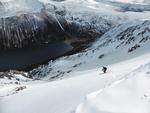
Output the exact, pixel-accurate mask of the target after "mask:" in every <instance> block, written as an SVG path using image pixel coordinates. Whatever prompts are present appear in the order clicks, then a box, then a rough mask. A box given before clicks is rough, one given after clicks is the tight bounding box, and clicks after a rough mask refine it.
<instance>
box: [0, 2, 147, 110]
mask: <svg viewBox="0 0 150 113" xmlns="http://www.w3.org/2000/svg"><path fill="white" fill-rule="evenodd" d="M0 1H1V2H2V4H4V2H6V3H5V4H7V5H8V6H9V7H10V6H11V7H13V6H12V3H13V2H14V0H7V1H5V0H0ZM23 1H24V2H23V3H22V1H21V0H16V2H14V3H15V4H16V5H14V7H15V10H14V13H11V12H10V13H7V11H8V10H5V11H6V12H5V13H3V14H2V15H1V16H2V18H4V17H10V16H12V15H17V14H19V15H20V14H24V13H29V12H31V13H37V12H38V13H39V12H40V11H41V9H42V11H45V12H46V13H48V14H52V15H53V14H54V15H55V14H56V15H57V14H58V15H59V16H60V15H61V16H62V17H63V18H65V19H66V21H67V23H68V24H69V25H71V24H74V23H75V24H77V25H80V26H82V28H80V29H78V30H79V31H80V30H83V31H84V29H86V30H85V31H87V29H88V30H89V31H91V32H93V31H94V33H98V34H99V33H102V34H101V35H102V36H101V35H100V36H99V37H97V40H96V41H95V42H94V43H92V45H91V46H90V47H88V48H87V49H85V50H84V51H82V52H80V53H77V54H74V55H70V56H64V57H61V58H58V59H56V60H53V61H50V62H49V63H48V65H42V66H39V67H38V68H36V69H34V70H32V71H30V73H29V75H28V74H25V75H24V73H22V74H20V73H17V74H16V73H12V72H8V73H1V77H0V113H150V108H149V106H150V46H149V45H150V12H149V11H150V9H149V6H150V4H149V1H148V0H147V1H146V0H37V1H36V0H31V1H32V2H31V1H30V0H27V1H26V0H23ZM21 3H22V4H21ZM31 3H32V4H34V3H36V4H34V5H35V6H34V5H33V7H31ZM20 5H22V6H24V7H21V8H18V7H20ZM2 6H4V5H2ZM37 6H38V8H37ZM9 7H6V9H9ZM14 7H13V8H14ZM10 9H11V8H10ZM34 9H36V10H34ZM18 12H19V13H18ZM7 14H8V15H7ZM54 15H53V16H54ZM58 15H57V16H58ZM55 19H56V20H57V18H55ZM38 20H40V19H39V18H38ZM57 23H58V24H59V26H60V27H61V29H63V30H65V29H64V26H62V25H61V23H59V20H58V21H57ZM88 25H89V26H90V27H89V26H88ZM77 28H78V27H77ZM71 30H72V29H71ZM91 32H90V33H91ZM79 33H80V32H79ZM82 33H83V34H84V32H82ZM102 66H106V67H108V71H107V73H105V74H103V72H102V71H101V68H102ZM31 76H32V77H33V78H31Z"/></svg>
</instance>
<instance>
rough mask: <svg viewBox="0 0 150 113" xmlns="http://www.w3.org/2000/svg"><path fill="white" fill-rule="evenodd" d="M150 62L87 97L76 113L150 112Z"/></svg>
mask: <svg viewBox="0 0 150 113" xmlns="http://www.w3.org/2000/svg"><path fill="white" fill-rule="evenodd" d="M149 106H150V64H147V65H144V66H141V67H140V68H138V69H136V70H135V71H133V72H132V73H130V74H129V75H128V76H127V77H125V78H124V79H122V80H120V81H117V82H115V83H113V84H112V85H111V86H110V87H107V88H104V89H101V90H99V91H97V92H95V93H92V94H90V95H88V96H87V97H86V99H85V100H84V102H83V103H82V104H80V105H79V107H78V108H77V110H76V113H150V108H149Z"/></svg>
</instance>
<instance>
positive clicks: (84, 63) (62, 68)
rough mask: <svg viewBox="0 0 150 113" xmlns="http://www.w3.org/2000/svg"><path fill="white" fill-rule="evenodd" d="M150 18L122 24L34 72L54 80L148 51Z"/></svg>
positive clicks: (37, 76)
mask: <svg viewBox="0 0 150 113" xmlns="http://www.w3.org/2000/svg"><path fill="white" fill-rule="evenodd" d="M149 28H150V21H134V22H129V23H125V24H120V25H118V26H116V27H115V28H113V29H111V30H110V31H108V32H107V33H105V34H104V35H103V36H102V37H101V38H100V39H98V40H97V41H96V42H95V43H94V44H93V45H92V47H90V48H88V49H86V50H85V51H84V52H82V53H78V54H75V55H72V56H67V57H63V58H60V59H57V60H56V61H52V62H49V64H48V65H47V66H41V67H39V68H38V69H35V70H33V71H32V72H31V74H32V75H34V77H35V78H43V77H44V79H49V80H55V79H58V78H62V77H68V76H70V75H71V74H72V73H73V72H76V71H80V70H88V69H94V68H98V67H101V66H103V65H110V64H113V63H116V62H120V61H123V60H127V59H130V58H133V57H136V56H138V55H142V54H144V53H147V52H149V49H148V48H149V44H150V37H149V33H150V29H149Z"/></svg>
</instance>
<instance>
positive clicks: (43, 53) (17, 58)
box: [0, 42, 73, 71]
mask: <svg viewBox="0 0 150 113" xmlns="http://www.w3.org/2000/svg"><path fill="white" fill-rule="evenodd" d="M72 49H73V48H72V46H70V45H68V44H66V43H64V42H59V43H53V44H47V45H45V46H41V47H38V48H26V49H13V50H3V51H0V71H5V70H10V69H23V68H27V67H30V66H31V65H38V64H41V63H42V62H45V61H48V60H50V59H53V58H56V57H58V56H60V55H63V54H64V53H66V52H68V51H70V50H72Z"/></svg>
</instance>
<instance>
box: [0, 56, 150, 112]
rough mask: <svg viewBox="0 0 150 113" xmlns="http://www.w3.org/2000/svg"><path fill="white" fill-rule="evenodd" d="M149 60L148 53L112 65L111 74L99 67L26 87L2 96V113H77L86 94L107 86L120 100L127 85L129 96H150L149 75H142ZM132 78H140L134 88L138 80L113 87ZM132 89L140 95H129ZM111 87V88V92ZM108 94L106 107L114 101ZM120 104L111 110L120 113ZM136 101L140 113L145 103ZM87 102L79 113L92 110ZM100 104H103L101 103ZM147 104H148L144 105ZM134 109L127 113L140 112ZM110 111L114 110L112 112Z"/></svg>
mask: <svg viewBox="0 0 150 113" xmlns="http://www.w3.org/2000/svg"><path fill="white" fill-rule="evenodd" d="M149 57H150V53H147V54H144V55H142V56H140V57H136V58H133V59H130V60H127V61H122V62H120V63H116V64H113V65H109V66H108V73H106V74H102V73H101V71H100V69H99V68H95V69H91V70H87V71H79V72H74V73H73V74H74V77H72V78H67V79H63V80H58V81H54V82H47V83H36V84H29V85H26V89H24V90H23V91H20V92H19V93H17V94H15V95H10V96H6V97H3V98H2V99H1V100H0V107H1V108H0V110H1V113H27V112H28V113H74V111H75V109H76V107H77V106H78V105H79V104H80V103H81V102H82V101H84V100H85V99H84V97H85V95H88V94H89V93H91V92H95V91H97V90H100V89H103V88H105V87H106V88H107V87H108V89H110V92H112V93H110V94H113V93H115V92H114V90H113V89H114V88H116V89H115V91H118V97H123V96H125V95H124V94H123V95H120V94H121V92H120V90H121V89H120V88H122V87H123V88H124V86H129V87H125V88H127V91H128V92H129V94H130V95H129V96H130V97H133V96H134V95H135V96H137V95H138V94H139V93H138V91H139V90H141V91H139V92H141V93H140V96H143V95H142V94H146V95H149V94H150V93H149V86H145V88H144V85H149V84H148V83H147V82H148V81H149V77H148V74H146V77H145V75H144V78H143V77H141V73H142V75H143V74H144V73H147V72H148V71H149V70H148V69H149V68H146V67H147V65H146V64H148V63H150V59H149ZM141 66H142V67H143V68H142V69H141V68H139V67H141ZM148 67H149V64H148ZM141 70H142V72H141ZM138 74H139V75H140V78H141V79H142V81H141V82H140V81H139V76H136V75H138ZM130 76H131V77H132V76H135V77H137V79H136V78H135V77H133V78H135V80H137V83H136V84H134V85H133V86H132V84H133V83H135V81H134V82H133V83H131V85H130V82H129V83H128V82H125V83H124V82H123V83H122V85H121V86H120V87H119V86H118V85H117V86H118V87H119V88H117V86H116V85H113V86H110V85H111V84H113V83H114V82H117V81H119V82H120V81H123V80H124V79H126V77H128V78H129V77H130ZM133 80H134V79H133ZM129 81H130V79H129ZM131 82H132V79H131ZM144 83H145V84H144ZM115 84H118V83H115ZM124 84H125V85H124ZM128 84H129V85H128ZM115 86H116V87H115ZM130 86H132V87H133V88H134V87H135V90H136V89H138V90H137V91H136V92H137V93H138V94H135V93H134V92H133V95H132V93H131V92H130V91H131V89H132V87H130ZM140 86H141V87H140ZM109 87H112V90H111V88H109ZM130 88H131V89H130ZM139 88H140V89H139ZM142 88H144V89H142ZM119 89H120V90H119ZM106 91H107V90H105V89H104V93H102V96H103V94H104V97H106V98H107V97H109V98H110V99H109V100H107V99H106V98H104V99H106V100H107V101H106V100H105V101H104V99H103V101H104V105H105V106H106V105H107V104H108V103H107V102H109V101H110V102H113V100H112V99H113V98H111V97H112V96H113V95H112V96H111V95H105V94H106V93H107V92H106ZM108 91H109V90H108ZM123 91H124V89H123ZM142 91H144V92H142ZM128 92H127V93H128ZM145 92H146V93H145ZM98 94H99V93H98ZM115 94H116V93H115ZM115 94H114V95H115ZM94 95H95V93H94ZM102 96H101V93H100V94H99V95H98V97H99V99H101V98H102ZM93 97H94V98H96V97H95V96H93ZM136 98H137V97H135V98H133V99H136ZM143 98H144V97H143ZM120 99H121V100H117V102H118V103H120V101H124V99H122V98H120ZM93 101H95V99H93ZM143 101H145V100H143ZM96 102H97V101H96ZM96 102H95V103H96ZM105 102H106V103H105ZM117 102H116V103H114V105H113V106H112V107H113V108H114V109H111V110H117V111H119V110H120V108H118V109H117V107H115V105H116V106H117V105H118V103H117ZM126 102H129V101H126ZM131 102H132V98H131ZM135 102H136V104H137V105H138V108H139V110H141V109H142V107H143V104H142V103H141V101H140V100H139V101H138V100H136V101H135ZM14 103H15V104H14ZM87 103H89V106H84V107H83V108H82V107H79V108H80V109H81V111H80V109H79V108H78V109H79V110H77V113H82V109H85V111H86V109H88V107H90V105H91V103H90V102H87ZM99 103H101V101H100V102H99ZM102 103H103V102H102ZM129 103H130V102H129ZM125 104H126V103H125ZM94 105H96V108H94V109H96V110H97V109H102V110H104V109H103V108H101V107H102V106H100V105H103V104H100V105H99V104H98V105H97V104H94ZM108 105H110V108H111V103H110V104H108ZM144 105H145V102H144ZM97 106H98V108H97ZM122 106H123V108H124V109H125V107H124V103H122ZM99 107H100V108H99ZM131 107H132V109H129V111H130V112H128V111H127V112H124V113H132V110H133V109H134V110H135V109H137V108H135V107H136V106H131ZM90 108H91V107H90ZM106 108H108V107H107V106H106ZM91 109H93V108H91ZM106 110H110V109H109V108H108V109H106ZM144 110H145V112H143V113H149V112H147V110H149V107H147V106H144V108H143V111H144ZM83 111H84V110H83ZM87 111H88V110H87ZM109 112H111V111H109ZM83 113H84V112H83ZM85 113H86V112H85ZM87 113H97V112H95V111H93V112H92V111H91V112H90V111H89V112H87ZM102 113H106V112H102ZM118 113H120V112H118ZM133 113H134V112H133Z"/></svg>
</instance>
